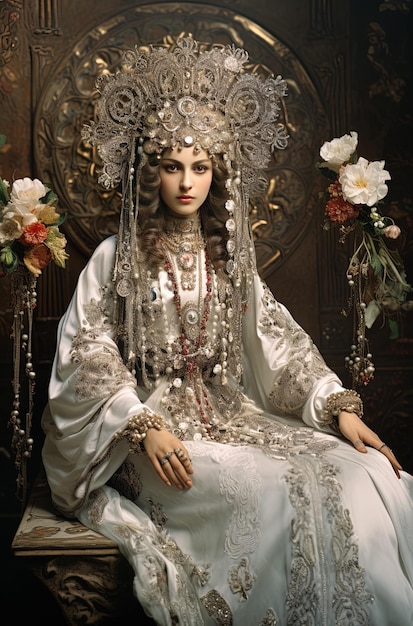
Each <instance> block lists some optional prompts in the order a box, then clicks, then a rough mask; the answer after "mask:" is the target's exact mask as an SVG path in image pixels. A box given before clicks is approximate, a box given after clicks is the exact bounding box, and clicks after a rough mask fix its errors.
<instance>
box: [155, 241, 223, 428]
mask: <svg viewBox="0 0 413 626" xmlns="http://www.w3.org/2000/svg"><path fill="white" fill-rule="evenodd" d="M161 247H162V250H163V253H164V256H165V269H166V272H167V274H168V277H169V281H170V283H171V285H172V288H173V298H174V303H175V308H176V312H177V314H178V317H179V324H180V331H181V332H180V339H181V354H182V357H183V360H184V363H185V366H186V371H187V374H188V378H189V380H191V379H193V377H194V374H195V373H196V370H197V368H198V364H197V361H196V357H197V356H198V355H199V348H200V347H201V346H202V342H203V339H204V337H205V331H206V328H207V323H208V318H209V314H210V311H211V299H212V282H213V281H212V271H211V262H210V260H209V257H208V254H207V252H206V251H205V270H206V293H205V297H204V300H203V302H204V310H203V314H202V317H201V319H200V322H199V327H198V334H197V337H194V338H192V337H188V333H187V330H186V328H185V322H184V319H183V307H182V303H181V297H180V295H179V289H178V283H177V279H176V276H175V271H174V268H173V265H172V261H171V258H170V255H169V252H168V250H167V248H166V247H165V245H164V244H163V242H162V241H161ZM199 289H200V300H202V288H201V282H200V284H199ZM184 308H185V307H184ZM191 345H192V346H193V348H194V349H193V350H192V351H191V350H190V347H191ZM175 382H176V381H174V383H172V385H174V384H175ZM190 390H191V388H189V389H187V392H189V393H190ZM192 393H193V395H194V397H195V400H196V402H197V404H198V408H199V411H200V414H201V418H202V420H203V421H204V423H209V419H208V416H207V415H206V413H205V411H204V408H203V402H204V403H205V404H206V405H207V406H208V407H209V408H211V407H210V406H209V402H208V398H207V394H206V393H205V391H204V390H203V392H202V395H203V402H202V401H201V398H199V397H198V396H197V395H196V393H195V392H194V391H193V390H192Z"/></svg>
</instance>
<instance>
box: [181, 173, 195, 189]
mask: <svg viewBox="0 0 413 626" xmlns="http://www.w3.org/2000/svg"><path fill="white" fill-rule="evenodd" d="M180 185H181V189H191V187H192V180H191V172H190V171H189V170H183V171H182V178H181V181H180Z"/></svg>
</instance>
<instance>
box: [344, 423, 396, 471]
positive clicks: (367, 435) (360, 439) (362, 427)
mask: <svg viewBox="0 0 413 626" xmlns="http://www.w3.org/2000/svg"><path fill="white" fill-rule="evenodd" d="M338 425H339V428H340V431H341V433H342V434H343V435H344V437H346V438H347V439H348V440H349V441H351V443H352V444H353V446H354V447H355V448H356V450H358V451H359V452H363V453H366V452H367V447H366V446H371V447H372V448H376V450H379V452H381V453H382V454H384V456H386V457H387V458H388V459H389V461H390V463H391V465H392V467H393V469H394V472H395V474H396V476H397V478H400V470H402V469H403V468H402V466H401V465H400V463H399V462H398V460H397V459H396V457H395V456H394V454H393V451H392V450H391V449H390V448H389V446H388V445H387V444H386V443H384V442H383V441H382V440H381V439H380V437H379V436H378V435H377V434H376V433H375V432H374V431H373V430H371V428H369V427H368V426H367V425H366V424H365V423H364V422H363V421H362V420H361V419H360V418H359V416H358V415H356V413H348V412H347V411H341V413H340V415H339V416H338Z"/></svg>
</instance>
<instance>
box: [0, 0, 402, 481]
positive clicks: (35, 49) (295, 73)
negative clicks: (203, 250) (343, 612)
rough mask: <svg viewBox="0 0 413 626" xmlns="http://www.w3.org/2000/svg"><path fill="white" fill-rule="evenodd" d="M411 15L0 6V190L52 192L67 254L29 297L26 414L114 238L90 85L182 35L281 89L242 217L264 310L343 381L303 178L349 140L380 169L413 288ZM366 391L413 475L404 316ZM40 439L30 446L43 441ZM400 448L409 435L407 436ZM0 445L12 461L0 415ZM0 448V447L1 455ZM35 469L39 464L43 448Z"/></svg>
mask: <svg viewBox="0 0 413 626" xmlns="http://www.w3.org/2000/svg"><path fill="white" fill-rule="evenodd" d="M411 26H412V9H411V7H410V3H408V2H396V1H395V0H389V1H386V2H384V1H383V0H363V2H360V1H359V0H345V1H343V2H334V3H332V2H329V1H328V0H308V2H303V1H302V0H289V1H288V2H285V1H277V2H273V3H268V0H255V1H254V2H251V1H250V0H209V1H208V2H198V1H197V0H194V1H193V2H158V3H148V2H147V0H122V1H120V2H113V0H100V2H99V3H94V2H85V1H84V0H59V1H58V0H31V1H30V2H24V1H23V0H3V1H2V2H0V39H1V47H0V132H1V133H4V134H6V135H7V143H6V145H5V146H4V147H3V148H2V149H1V150H0V175H2V176H3V177H6V178H7V179H9V180H12V179H13V178H18V177H22V176H35V175H36V176H39V177H40V178H43V179H50V182H51V184H52V186H53V187H54V188H55V190H56V191H57V192H58V194H59V196H60V199H61V206H62V208H63V209H66V210H67V211H68V219H67V222H66V233H67V235H68V239H69V246H68V247H69V252H70V254H71V258H70V261H69V263H68V268H67V270H65V271H61V270H59V268H56V267H54V266H49V267H48V268H47V270H46V271H45V272H44V276H42V277H41V278H40V280H39V283H38V308H37V312H36V321H35V324H36V346H35V350H36V355H37V357H36V358H38V359H40V368H39V367H38V371H39V378H38V381H39V384H38V392H37V400H38V404H37V405H36V410H37V411H38V412H40V411H41V408H42V405H43V403H44V400H45V395H46V384H47V377H48V372H49V369H50V362H51V359H52V357H53V352H54V346H55V330H56V324H57V321H58V319H59V317H60V316H61V314H62V313H63V311H64V309H65V307H66V305H67V302H68V299H69V298H70V295H71V293H72V290H73V287H74V285H75V283H76V279H77V276H78V273H79V271H80V270H81V268H82V267H83V266H84V264H85V263H86V260H87V258H88V256H89V254H90V252H91V251H92V249H93V248H94V247H95V246H96V244H97V243H98V242H99V241H100V240H101V238H102V237H104V236H105V235H107V234H109V233H111V232H113V231H114V230H115V229H116V220H117V213H118V208H119V198H118V196H117V194H116V192H112V193H108V192H104V191H103V190H102V189H101V188H99V186H98V185H97V183H96V179H97V177H96V171H95V170H96V167H97V165H98V161H97V158H96V155H95V154H94V153H93V152H91V151H90V149H88V148H87V147H86V146H84V145H83V144H82V143H81V142H80V129H81V126H82V124H83V122H84V121H88V120H89V119H90V118H92V117H93V114H94V109H93V99H94V97H95V96H94V95H93V89H94V79H95V75H96V73H97V72H98V71H99V70H106V69H111V70H113V69H114V68H116V65H117V63H118V62H119V57H120V52H121V49H123V48H125V47H130V46H133V45H135V43H138V44H139V43H147V42H148V41H152V42H164V43H166V44H167V45H173V43H174V40H175V38H176V37H177V35H178V34H181V33H188V32H190V33H192V34H193V36H194V37H196V38H197V39H200V40H201V41H204V42H205V43H209V42H211V41H216V42H221V43H226V42H235V43H236V44H237V45H239V46H245V47H246V48H247V49H248V50H249V52H250V56H251V63H254V64H258V65H260V67H261V68H262V71H264V72H268V71H270V72H274V73H281V74H283V75H284V77H285V78H286V79H287V80H288V82H289V92H290V95H289V97H288V98H287V101H286V104H287V110H286V112H284V115H285V114H286V117H285V121H286V122H287V125H288V129H289V133H290V137H291V139H290V145H289V148H288V149H287V151H286V152H285V153H279V155H278V156H277V160H276V161H274V162H273V163H272V165H271V168H270V170H269V176H270V181H271V182H270V187H269V190H268V195H267V198H266V199H265V201H263V202H260V203H258V204H257V205H256V206H254V207H253V208H252V214H251V219H252V221H253V224H254V232H255V235H256V244H257V251H258V259H259V264H260V270H261V273H262V274H263V276H264V277H265V279H266V280H267V282H268V284H269V286H270V287H271V289H272V290H273V291H274V293H275V294H276V296H277V297H278V298H279V299H280V300H281V301H283V302H284V303H285V304H286V305H287V306H288V307H289V308H290V310H291V311H292V312H293V314H294V316H295V317H296V318H297V320H298V321H299V322H300V323H301V324H302V325H303V326H304V327H305V328H306V330H308V331H309V332H310V333H311V335H312V336H313V337H314V339H315V341H316V343H317V344H318V345H319V346H320V347H321V349H322V352H323V354H324V355H325V356H326V357H327V359H328V361H329V363H331V364H332V365H333V366H334V367H335V369H337V370H338V371H339V373H340V374H342V375H343V377H344V379H345V375H346V372H345V370H344V367H343V359H344V356H345V354H346V353H347V351H348V348H349V344H350V335H351V319H349V318H345V317H343V316H342V315H341V309H342V308H343V307H345V304H346V300H347V295H348V292H347V284H346V281H345V276H344V274H345V268H346V263H347V257H348V249H346V248H340V247H339V246H338V245H337V238H336V234H335V233H334V232H333V231H332V232H330V233H325V232H323V231H322V229H321V222H322V219H323V207H322V206H321V204H320V202H319V199H318V190H319V189H320V188H321V185H323V181H321V180H320V177H319V176H318V175H317V172H316V170H315V168H314V163H315V161H316V160H317V158H318V150H319V147H320V145H321V143H322V142H323V141H324V140H326V139H329V138H331V137H333V136H337V135H339V134H342V133H344V132H348V131H349V130H353V129H355V130H358V132H359V135H360V142H361V145H360V149H361V151H362V153H363V154H365V155H366V156H367V157H368V158H371V159H382V158H385V159H386V165H387V166H388V169H389V170H390V171H391V173H392V181H391V193H390V196H389V200H390V202H391V207H392V211H393V213H392V214H393V216H394V218H395V219H396V220H397V221H398V223H399V224H400V226H401V227H402V229H403V233H404V239H403V246H402V252H403V256H404V259H405V261H406V267H407V271H408V276H409V279H410V281H412V280H413V253H412V250H413V246H412V240H413V219H412V213H413V199H412V198H413V192H412V181H413V171H412V170H413V157H412V145H413V142H412V128H413V121H412V116H411V110H412V95H411V94H412V89H411V85H412V71H411V64H410V61H411V41H412V39H411V36H410V35H411ZM8 301H9V300H8V281H7V280H5V279H2V280H0V393H1V397H2V398H5V401H6V399H7V398H9V397H10V378H11V346H10V340H9V334H10V325H11V311H10V309H9V308H8ZM372 342H373V356H374V358H375V362H376V366H377V374H376V378H375V380H374V381H373V383H371V384H370V385H369V387H368V388H366V389H364V390H362V391H363V396H364V397H365V401H366V405H367V408H368V419H369V420H372V422H373V424H377V427H378V428H380V430H381V431H382V432H383V433H385V436H386V438H387V439H389V438H392V445H393V447H394V448H396V449H397V441H401V442H402V443H401V444H400V446H401V450H402V458H401V460H402V462H403V464H404V465H405V466H406V467H410V468H412V469H413V466H412V458H413V447H412V446H413V443H412V442H413V436H412V434H411V433H412V423H413V418H412V415H411V409H410V408H409V407H410V406H411V403H410V399H411V394H412V384H411V370H412V368H413V365H412V360H413V359H412V356H413V323H412V314H409V315H406V316H405V318H404V319H403V323H402V332H401V336H400V338H399V339H398V340H397V341H395V342H390V341H389V340H388V337H387V336H386V335H385V333H384V332H383V329H374V331H373V333H372ZM36 427H37V428H39V433H38V434H39V440H41V432H40V427H39V424H38V420H37V421H36ZM409 433H410V434H409ZM0 436H1V440H2V442H4V448H5V449H6V450H8V448H9V432H8V430H7V411H6V416H5V418H4V420H3V422H2V424H1V429H0ZM2 445H3V444H2ZM35 449H36V450H37V454H39V449H38V448H35Z"/></svg>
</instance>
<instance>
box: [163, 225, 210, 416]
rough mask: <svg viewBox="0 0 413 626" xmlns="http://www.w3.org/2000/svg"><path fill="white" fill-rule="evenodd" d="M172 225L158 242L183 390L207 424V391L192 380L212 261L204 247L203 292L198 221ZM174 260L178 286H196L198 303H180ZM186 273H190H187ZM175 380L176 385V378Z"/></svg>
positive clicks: (206, 312)
mask: <svg viewBox="0 0 413 626" xmlns="http://www.w3.org/2000/svg"><path fill="white" fill-rule="evenodd" d="M169 226H170V224H169ZM173 226H174V230H170V229H167V230H166V233H165V235H164V236H162V238H161V242H160V243H161V248H162V251H163V253H164V257H165V270H166V272H167V274H168V279H169V282H170V284H171V286H172V289H173V299H174V303H175V308H176V312H177V315H178V319H179V326H180V344H181V357H182V360H183V362H184V364H185V369H186V383H187V386H186V393H187V395H189V396H192V397H193V399H194V400H195V401H196V402H197V404H198V409H199V413H200V416H201V419H202V421H203V422H204V423H205V424H208V423H209V419H208V416H207V413H206V411H205V409H206V408H211V407H209V403H208V399H207V396H206V394H205V393H204V392H203V393H202V397H200V396H199V393H197V390H196V387H197V385H196V382H195V379H196V376H197V375H198V374H200V372H199V371H198V370H199V365H198V357H199V356H200V350H201V348H202V346H203V342H204V338H205V334H206V329H207V324H208V319H209V315H210V312H211V299H212V286H213V274H212V268H211V262H210V260H209V257H208V254H207V252H206V250H205V276H206V284H205V292H204V289H203V280H202V277H203V272H202V267H201V265H202V263H201V261H202V250H203V249H204V247H205V243H204V240H203V237H202V233H201V231H200V224H199V221H198V220H179V221H177V220H174V224H173ZM189 233H191V235H190V236H188V234H189ZM183 235H184V236H183ZM174 255H175V256H174ZM175 263H176V266H177V268H178V269H179V270H180V271H181V280H180V286H181V289H182V290H184V291H188V290H193V289H195V287H196V286H198V302H197V303H195V302H192V301H188V302H187V303H186V304H185V305H182V301H181V296H180V293H179V286H178V280H177V272H176V269H175ZM197 269H198V272H197ZM189 272H191V274H190V275H189ZM174 382H175V384H177V382H176V381H174ZM173 384H174V383H173Z"/></svg>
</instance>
